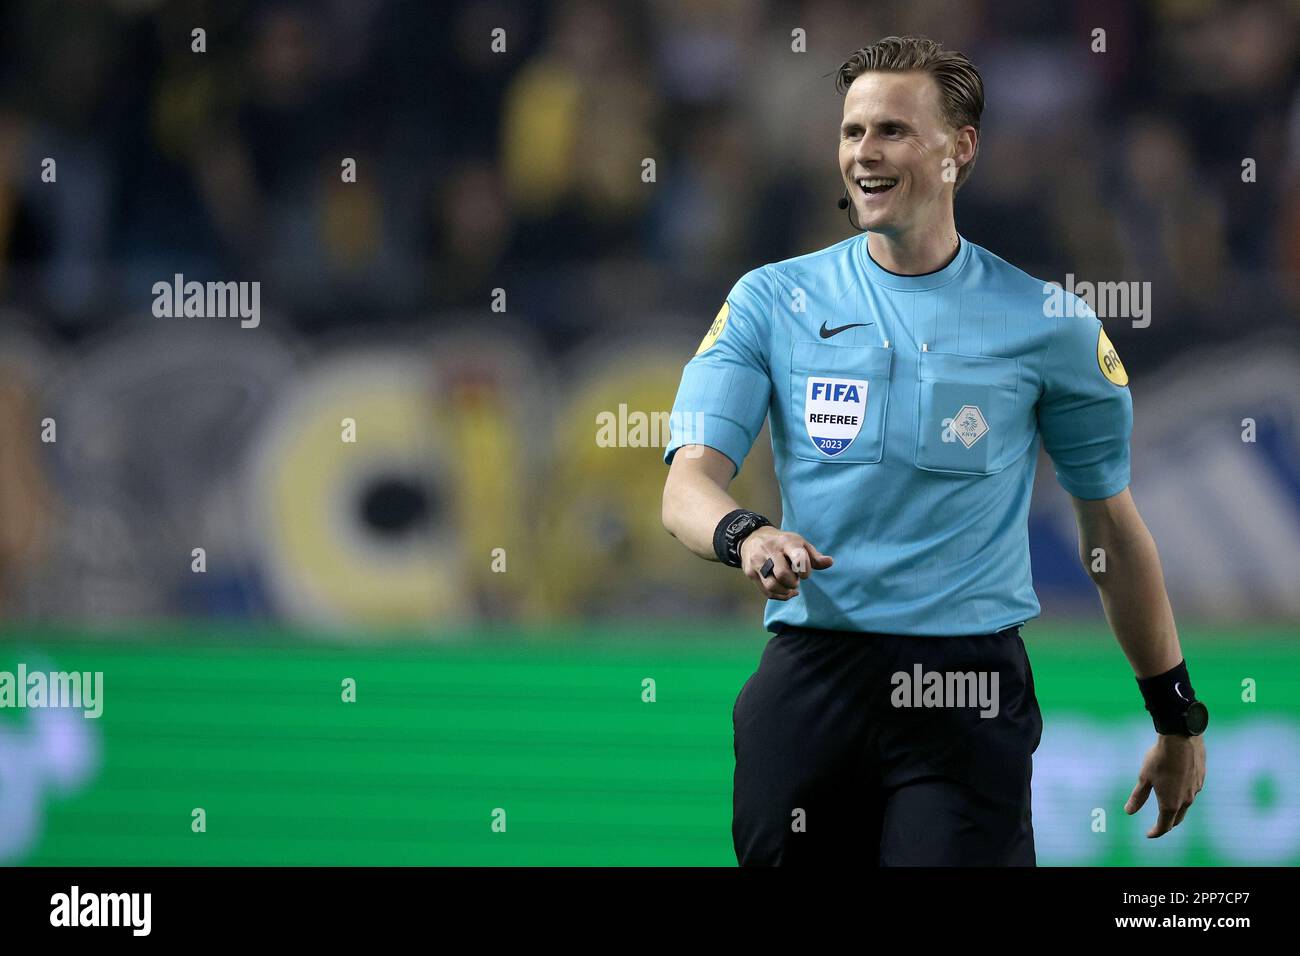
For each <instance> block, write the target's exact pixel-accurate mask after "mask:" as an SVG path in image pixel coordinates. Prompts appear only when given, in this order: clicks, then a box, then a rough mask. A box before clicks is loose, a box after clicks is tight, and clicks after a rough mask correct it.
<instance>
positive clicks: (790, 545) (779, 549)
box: [742, 529, 831, 601]
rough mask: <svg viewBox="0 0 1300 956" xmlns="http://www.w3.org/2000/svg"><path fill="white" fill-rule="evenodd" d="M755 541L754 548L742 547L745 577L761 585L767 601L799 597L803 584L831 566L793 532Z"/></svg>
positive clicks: (760, 588)
mask: <svg viewBox="0 0 1300 956" xmlns="http://www.w3.org/2000/svg"><path fill="white" fill-rule="evenodd" d="M762 530H765V529H760V531H762ZM758 533H759V532H755V535H757V534H758ZM752 540H753V541H754V544H753V546H752V547H750V548H748V549H745V548H744V546H742V557H743V558H744V560H745V575H746V576H747V577H749V578H750V579H752V580H753V581H754V583H755V584H757V585H758V587H759V590H761V591H762V592H763V595H764V596H765V597H768V598H771V599H772V600H775V601H788V600H790V598H792V597H797V596H798V594H799V582H800V581H804V580H807V579H808V578H809V577H811V576H812V573H813V571H814V570H820V569H822V568H828V567H830V565H831V559H830V558H829V557H828V556H827V555H824V554H822V553H821V552H819V551H818V550H817V549H816V548H814V547H813V546H812V545H811V544H809V543H808V542H807V541H805V540H804V539H803V538H802V537H800V536H799V535H797V534H795V533H794V532H789V531H786V532H778V533H776V534H772V535H770V536H767V535H765V536H764V537H763V538H757V537H754V538H752ZM748 543H749V542H748V541H747V542H746V544H748ZM746 552H748V553H746Z"/></svg>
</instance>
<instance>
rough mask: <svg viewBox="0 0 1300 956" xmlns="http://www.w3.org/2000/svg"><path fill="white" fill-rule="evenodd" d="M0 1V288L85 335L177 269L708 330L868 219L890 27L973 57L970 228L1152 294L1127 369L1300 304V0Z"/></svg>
mask: <svg viewBox="0 0 1300 956" xmlns="http://www.w3.org/2000/svg"><path fill="white" fill-rule="evenodd" d="M0 17H2V19H0V304H3V305H9V306H21V307H24V308H25V309H26V310H27V311H29V312H31V313H34V314H37V315H39V316H42V317H43V321H44V320H45V319H48V323H49V325H50V327H52V328H54V329H57V331H58V332H59V334H61V335H63V336H66V337H72V338H75V337H78V336H80V335H82V334H84V333H86V332H88V331H92V330H97V329H99V328H102V327H104V326H105V325H106V324H109V323H112V322H114V321H117V320H118V319H119V317H120V316H122V315H123V314H126V313H130V312H132V311H139V310H141V309H144V308H146V307H147V306H148V304H149V301H150V292H149V290H150V287H151V285H152V283H153V282H154V281H157V280H159V279H163V278H170V276H171V275H172V274H173V273H175V272H183V273H185V274H186V275H187V277H193V278H199V279H209V278H212V279H239V280H250V279H256V280H260V281H261V282H262V283H263V302H264V303H266V304H267V307H268V308H271V309H274V310H275V311H276V312H277V313H278V314H279V315H280V316H281V321H283V322H285V323H287V324H290V325H292V326H294V327H295V328H297V329H299V330H303V331H307V332H314V331H317V330H321V329H326V328H334V327H339V326H345V327H346V326H355V325H359V324H363V323H366V322H370V321H372V320H374V319H376V318H385V319H394V320H397V321H412V322H422V323H427V322H429V321H430V316H431V315H432V316H436V315H438V314H439V313H444V314H447V311H448V310H467V311H468V312H470V313H474V312H478V313H481V314H482V316H483V318H484V321H488V320H490V318H491V317H492V313H491V311H490V310H489V304H490V297H491V294H492V290H493V289H496V288H503V289H506V290H507V293H508V300H507V302H508V305H507V307H508V309H509V311H511V312H513V313H514V314H515V315H517V316H520V317H522V318H523V319H524V320H525V321H526V322H528V323H529V324H530V325H532V326H534V327H535V328H537V329H538V330H540V331H541V332H542V333H543V337H544V339H545V341H546V342H547V343H548V344H549V345H550V346H551V347H553V348H555V349H557V350H562V349H564V348H567V347H569V346H571V345H572V344H574V343H576V342H579V341H581V340H582V339H583V338H584V337H587V336H590V335H591V334H592V333H593V332H595V331H596V330H608V329H609V328H610V327H611V326H617V327H620V328H624V329H642V328H645V327H647V326H651V325H658V324H664V323H667V324H674V325H685V326H687V327H690V328H704V327H706V326H707V325H708V321H709V319H710V317H711V316H712V314H713V312H714V311H716V306H717V302H718V301H719V300H720V299H721V297H722V296H723V295H725V294H726V291H727V290H728V289H729V288H730V286H731V284H732V283H733V282H734V281H735V280H736V279H737V278H738V277H739V276H740V275H741V274H743V273H744V272H745V271H748V270H749V269H750V268H753V267H754V266H756V265H759V264H762V263H764V262H769V261H774V260H777V259H781V258H786V257H788V256H792V255H797V254H800V253H803V252H807V251H811V250H813V249H816V248H820V247H822V246H824V245H827V244H830V243H832V242H835V241H837V240H839V239H841V238H844V237H846V236H848V235H850V234H852V230H851V227H850V226H849V224H848V223H847V222H846V220H845V217H844V215H843V213H841V212H839V210H837V209H836V208H835V205H834V203H835V199H836V198H837V197H838V195H839V192H840V187H839V184H838V174H837V171H836V165H835V151H836V145H837V140H836V127H837V122H838V118H839V111H840V102H841V101H840V98H839V97H838V95H837V94H836V93H835V92H834V87H833V78H832V77H833V72H834V70H835V69H836V67H837V66H838V65H839V64H840V63H841V62H842V61H843V60H844V59H845V58H846V57H847V55H848V54H849V53H850V52H852V51H853V50H854V49H855V48H857V47H858V46H861V45H864V44H866V43H867V42H870V41H871V40H873V39H875V38H878V37H880V36H883V35H887V34H891V33H897V34H901V33H921V34H926V35H930V36H933V37H935V38H936V39H939V40H941V41H942V42H944V43H945V45H947V46H948V47H950V48H955V49H961V50H963V51H964V52H966V53H967V54H968V55H969V56H970V57H971V58H972V59H973V60H974V62H975V63H976V65H977V66H978V67H979V68H980V69H981V71H982V73H983V75H984V78H985V83H986V89H987V98H988V106H987V109H986V112H985V116H984V125H983V130H982V134H983V140H982V145H981V154H980V160H979V164H978V167H977V169H976V172H975V174H974V175H973V177H972V178H971V180H970V181H969V184H968V185H966V186H965V187H964V188H963V190H962V192H961V194H960V196H959V199H958V227H959V229H961V231H962V232H963V234H965V235H966V236H967V237H968V238H970V239H972V240H973V241H976V242H979V243H981V244H983V245H985V246H987V247H989V248H990V249H992V250H993V251H995V252H996V253H998V254H999V255H1001V256H1003V257H1004V258H1006V259H1008V260H1009V261H1011V262H1012V263H1014V264H1016V265H1018V266H1020V267H1021V268H1023V269H1025V270H1026V271H1029V272H1030V273H1031V274H1034V275H1037V276H1040V277H1043V278H1049V279H1056V280H1057V281H1062V282H1064V281H1065V277H1066V275H1067V274H1070V273H1072V274H1073V275H1074V276H1075V277H1076V280H1077V281H1082V280H1085V279H1086V280H1092V281H1133V280H1137V281H1150V282H1151V283H1152V297H1153V322H1152V325H1151V327H1150V328H1147V329H1143V330H1141V332H1140V334H1139V333H1138V332H1137V331H1135V330H1126V329H1124V328H1118V329H1116V330H1114V331H1112V333H1111V334H1112V338H1114V339H1115V340H1116V342H1117V345H1119V346H1120V347H1121V349H1122V351H1123V354H1124V356H1125V360H1126V362H1128V364H1129V365H1130V366H1132V367H1135V368H1136V369H1138V370H1139V371H1140V370H1141V369H1142V368H1144V367H1148V366H1151V365H1155V364H1159V363H1161V362H1162V361H1164V360H1166V359H1168V358H1169V357H1170V356H1172V355H1174V354H1177V352H1178V351H1179V350H1180V349H1181V348H1183V347H1185V346H1188V345H1191V344H1195V343H1196V342H1197V341H1200V340H1209V341H1215V340H1218V339H1221V338H1224V337H1227V336H1229V335H1231V336H1237V335H1240V334H1242V333H1243V332H1245V331H1249V330H1252V329H1255V328H1257V327H1260V326H1263V325H1275V324H1276V325H1292V326H1294V324H1295V317H1296V313H1297V309H1298V306H1300V56H1298V53H1300V4H1297V3H1296V2H1294V0H1289V2H1288V0H1262V2H1251V0H1246V2H1227V0H1221V2H1216V0H1181V2H1180V0H1164V2H1146V3H1104V2H1103V3H1098V2H1095V0H1074V2H1063V3H1053V4H1043V3H1040V2H1037V0H1009V2H991V0H990V2H980V0H972V2H966V3H959V4H954V3H950V2H939V0H896V2H879V3H871V4H864V3H861V2H849V0H809V2H803V3H797V2H796V3H775V2H763V0H702V2H690V3H686V2H666V0H622V2H603V0H557V2H547V3H524V2H505V0H474V2H464V0H461V2H455V0H438V2H430V0H312V2H286V0H271V2H238V0H230V2H216V0H207V2H204V0H168V2H161V0H101V2H77V3H65V2H52V0H51V2H41V0H31V2H23V3H12V4H6V5H5V7H4V12H3V14H0ZM195 28H202V29H203V30H204V31H206V36H205V43H206V51H205V52H202V53H198V52H194V51H193V49H192V47H193V44H194V40H193V35H192V31H193V30H194V29H195ZM795 31H802V33H801V34H798V35H797V34H796V32H795ZM1097 31H1102V32H1101V33H1098V32H1097ZM800 44H802V47H803V49H802V50H800V51H798V52H796V49H797V48H798V47H799V46H800ZM1103 44H1104V51H1103V49H1102V45H1103ZM792 47H793V48H794V49H792ZM45 157H52V158H54V159H56V161H57V164H58V167H57V171H58V180H57V182H58V185H57V188H53V187H52V186H51V185H50V184H47V183H43V182H42V180H41V177H40V172H41V166H40V163H41V160H42V159H43V158H45ZM344 158H352V159H355V160H356V164H357V181H356V182H355V183H344V182H342V181H341V176H340V169H341V163H342V161H343V159H344ZM646 159H653V160H654V178H653V181H652V182H646V181H644V177H643V170H644V169H645V165H644V160H646ZM1245 159H1252V160H1254V177H1253V178H1254V181H1251V182H1243V177H1242V163H1243V160H1245ZM432 321H434V322H435V323H436V322H438V321H440V320H438V319H437V318H434V319H433V320H432ZM441 321H444V322H445V321H449V320H441Z"/></svg>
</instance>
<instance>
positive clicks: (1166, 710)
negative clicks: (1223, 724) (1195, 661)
mask: <svg viewBox="0 0 1300 956" xmlns="http://www.w3.org/2000/svg"><path fill="white" fill-rule="evenodd" d="M1137 683H1138V689H1139V690H1141V691H1142V699H1143V701H1145V703H1146V708H1147V711H1148V712H1149V713H1150V714H1151V722H1152V723H1153V724H1154V725H1155V728H1156V733H1158V734H1180V735H1182V736H1184V737H1195V736H1198V735H1200V734H1202V733H1204V732H1205V728H1206V725H1208V724H1209V721H1210V712H1209V710H1207V709H1206V706H1205V704H1203V703H1202V702H1201V701H1199V700H1197V699H1196V691H1195V690H1194V689H1193V688H1192V681H1191V678H1190V677H1189V676H1188V674H1187V661H1185V660H1182V661H1179V662H1178V663H1177V664H1176V665H1175V666H1174V667H1171V668H1170V669H1169V670H1167V671H1165V672H1164V673H1163V674H1157V675H1156V676H1155V677H1139V678H1138V679H1137Z"/></svg>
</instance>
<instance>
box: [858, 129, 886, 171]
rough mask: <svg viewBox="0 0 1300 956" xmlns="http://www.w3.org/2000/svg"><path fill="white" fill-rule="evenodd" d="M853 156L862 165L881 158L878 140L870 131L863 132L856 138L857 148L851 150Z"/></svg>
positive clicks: (876, 161) (868, 164)
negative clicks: (860, 136)
mask: <svg viewBox="0 0 1300 956" xmlns="http://www.w3.org/2000/svg"><path fill="white" fill-rule="evenodd" d="M853 158H854V159H856V160H857V161H858V163H859V164H860V165H862V166H870V165H871V164H873V163H878V162H879V161H880V160H881V155H880V141H879V140H877V139H876V137H875V136H873V135H872V134H871V133H870V132H867V133H863V134H862V139H860V140H858V148H857V149H855V150H854V151H853Z"/></svg>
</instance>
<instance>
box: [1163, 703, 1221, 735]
mask: <svg viewBox="0 0 1300 956" xmlns="http://www.w3.org/2000/svg"><path fill="white" fill-rule="evenodd" d="M1152 719H1153V720H1154V721H1155V725H1156V733H1158V734H1178V735H1179V736H1181V737H1199V736H1200V735H1201V734H1203V733H1205V728H1206V727H1207V726H1209V723H1210V711H1209V708H1207V707H1206V706H1205V705H1204V704H1203V703H1201V702H1200V701H1199V700H1194V701H1192V702H1191V703H1190V704H1188V705H1187V710H1185V711H1183V712H1182V713H1181V714H1174V715H1171V716H1166V717H1160V716H1158V715H1155V714H1153V715H1152Z"/></svg>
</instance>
